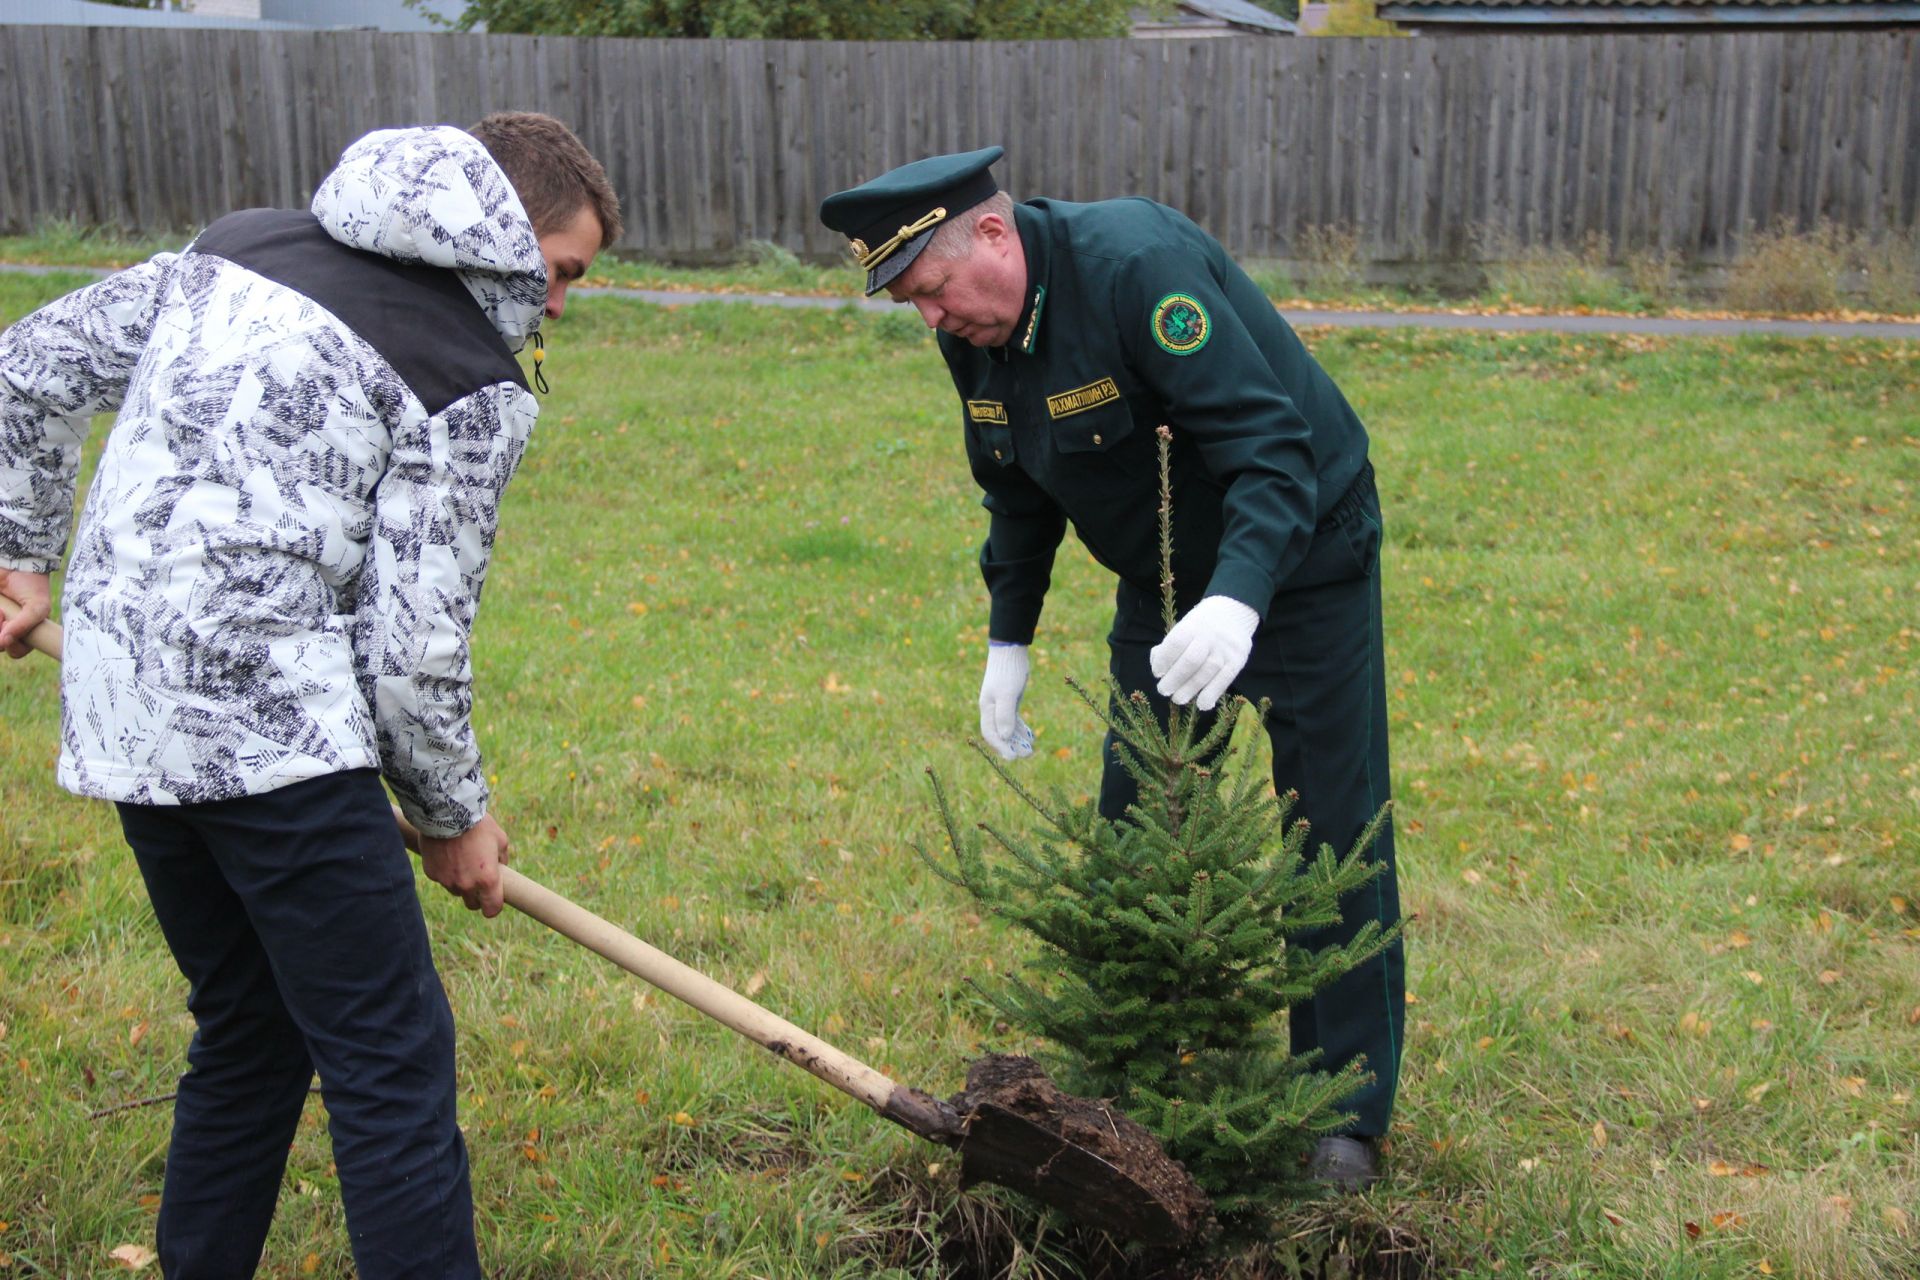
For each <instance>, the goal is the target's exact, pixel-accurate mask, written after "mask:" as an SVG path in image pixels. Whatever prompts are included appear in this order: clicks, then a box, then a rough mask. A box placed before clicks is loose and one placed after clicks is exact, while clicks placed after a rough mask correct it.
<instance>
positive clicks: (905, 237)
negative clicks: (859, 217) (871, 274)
mask: <svg viewBox="0 0 1920 1280" xmlns="http://www.w3.org/2000/svg"><path fill="white" fill-rule="evenodd" d="M946 216H947V211H946V210H945V209H935V210H934V211H933V212H931V213H929V214H927V215H926V216H925V217H923V218H920V219H918V220H916V221H914V222H910V223H908V224H907V225H906V226H904V227H902V228H900V230H898V231H896V232H894V235H893V239H891V240H889V241H887V242H886V243H885V244H883V245H881V246H880V247H879V248H878V249H868V248H867V246H866V245H865V244H864V243H863V242H861V241H859V240H855V241H852V242H851V244H852V248H853V256H854V257H855V258H856V259H858V261H859V263H860V265H861V266H862V267H865V268H866V269H867V270H868V271H871V270H873V269H874V268H875V267H877V266H879V265H880V264H881V263H883V262H885V261H886V260H887V259H888V258H891V257H892V256H893V254H894V251H895V250H896V249H898V248H900V247H901V246H902V245H904V244H906V243H907V241H909V240H911V239H913V238H914V237H915V236H917V235H919V234H920V233H921V232H922V231H931V230H932V229H933V228H934V227H937V226H939V225H940V223H941V221H942V220H944V219H945V218H946Z"/></svg>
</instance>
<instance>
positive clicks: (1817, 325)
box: [0, 263, 1920, 342]
mask: <svg viewBox="0 0 1920 1280" xmlns="http://www.w3.org/2000/svg"><path fill="white" fill-rule="evenodd" d="M0 271H6V272H15V273H19V274H24V275H52V274H55V273H56V272H58V273H67V274H73V273H79V274H83V275H96V276H104V275H108V274H110V273H109V272H107V271H104V270H101V269H100V268H98V267H40V266H25V265H20V264H15V263H0ZM568 293H569V294H571V295H572V296H574V297H578V298H591V297H602V298H637V299H639V300H640V301H642V302H653V303H658V304H660V305H662V306H670V307H684V306H688V305H690V304H692V303H696V302H746V303H751V304H753V305H755V306H761V307H797V308H804V309H812V308H822V309H826V310H833V309H836V308H839V307H857V308H858V309H860V310H862V311H888V310H892V309H893V308H894V307H895V306H896V305H897V304H895V303H892V302H889V301H886V300H885V299H882V298H823V297H818V296H816V295H813V294H787V293H695V292H691V291H682V290H672V289H617V288H588V287H584V286H580V285H575V286H574V287H572V288H571V289H569V290H568ZM1286 317H1287V319H1288V320H1289V321H1290V322H1291V323H1292V324H1293V325H1294V326H1295V327H1296V328H1302V329H1306V328H1312V327H1314V326H1319V325H1324V326H1328V327H1331V328H1336V329H1453V330H1477V331H1481V332H1489V333H1636V334H1648V335H1666V336H1677V337H1730V336H1736V335H1740V334H1772V335H1774V336H1775V337H1781V338H1885V339H1895V340H1899V339H1904V340H1907V341H1912V342H1920V324H1915V323H1900V322H1892V321H1867V320H1862V321H1845V320H1695V319H1677V318H1669V317H1666V316H1570V315H1544V316H1532V315H1528V316H1516V315H1491V316H1486V315H1456V314H1454V313H1453V312H1450V311H1313V310H1287V311H1286Z"/></svg>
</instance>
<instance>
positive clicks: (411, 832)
mask: <svg viewBox="0 0 1920 1280" xmlns="http://www.w3.org/2000/svg"><path fill="white" fill-rule="evenodd" d="M19 611H20V606H19V605H17V604H15V603H14V602H13V601H12V600H9V599H7V598H6V597H5V596H0V614H5V615H6V616H7V617H8V618H11V617H13V616H14V615H15V614H16V613H18V612H19ZM61 638H62V637H61V631H60V627H59V624H57V623H54V622H43V623H41V624H40V625H39V626H37V627H35V628H34V629H33V630H32V631H30V632H28V633H27V643H28V644H29V645H30V646H32V647H33V648H35V649H38V650H39V651H40V652H41V653H44V654H46V655H47V656H48V657H50V658H53V659H54V660H55V661H58V660H59V658H60V650H61ZM393 817H394V821H395V822H397V823H398V824H399V825H400V834H401V837H402V838H403V839H404V840H405V841H406V843H407V847H408V848H409V849H412V850H413V851H414V852H416V853H417V852H419V850H420V833H419V832H418V831H417V830H415V829H414V827H413V824H412V823H410V822H408V821H407V820H406V818H405V817H404V816H402V815H401V813H400V811H399V810H398V809H395V810H394V811H393ZM500 877H501V882H502V886H503V888H504V889H505V890H506V899H507V905H508V906H510V907H512V908H514V909H515V910H517V911H520V912H522V913H523V914H526V915H529V916H532V917H533V918H534V919H535V920H538V921H539V922H540V923H541V924H544V925H546V926H547V927H548V928H549V929H552V930H553V931H554V932H555V933H558V934H560V935H561V936H562V937H565V938H569V939H571V940H572V941H574V942H577V943H579V944H580V945H581V946H583V947H585V948H586V949H587V950H589V951H592V952H596V953H597V954H599V955H602V956H605V957H606V958H607V959H609V960H611V961H613V962H614V963H615V964H617V965H619V966H620V967H621V968H622V969H625V970H626V971H627V972H628V973H631V974H633V975H634V976H635V977H637V978H642V979H645V980H646V981H647V982H649V983H652V984H653V985H654V986H656V987H658V988H659V989H660V990H662V991H664V992H666V993H667V994H668V995H670V996H672V997H673V998H674V999H676V1000H680V1001H682V1002H684V1003H686V1004H689V1005H691V1006H693V1008H695V1009H697V1010H698V1011H699V1012H701V1013H704V1014H706V1015H707V1016H708V1017H709V1018H712V1019H713V1020H714V1021H716V1022H718V1023H720V1024H721V1025H723V1026H726V1027H731V1028H732V1029H733V1030H735V1031H737V1032H739V1033H740V1034H741V1035H743V1036H745V1037H746V1038H747V1039H749V1040H751V1041H753V1042H754V1043H755V1044H757V1045H760V1046H761V1047H763V1048H766V1049H770V1050H772V1051H773V1052H774V1053H777V1054H779V1055H780V1056H781V1057H783V1058H785V1059H786V1060H787V1061H789V1062H791V1063H793V1064H794V1065H796V1066H799V1067H804V1068H806V1069H807V1070H808V1071H810V1072H812V1073H813V1074H814V1075H816V1076H818V1077H820V1079H822V1080H824V1081H826V1082H827V1083H828V1084H830V1085H832V1086H833V1087H834V1088H836V1089H838V1090H840V1091H841V1092H842V1093H845V1094H847V1095H849V1096H851V1097H853V1098H857V1099H858V1100H860V1101H861V1102H864V1103H866V1104H867V1105H868V1106H869V1107H872V1108H873V1109H874V1110H875V1111H877V1112H879V1113H880V1114H881V1115H883V1116H885V1117H886V1118H887V1119H889V1120H892V1121H893V1122H894V1123H896V1124H898V1125H900V1126H902V1127H903V1128H906V1129H909V1130H911V1131H912V1132H914V1133H917V1134H919V1135H920V1136H921V1137H923V1138H928V1139H930V1140H932V1141H934V1142H939V1143H943V1144H945V1145H947V1146H956V1145H958V1143H959V1141H960V1138H961V1136H962V1135H961V1129H960V1122H959V1119H958V1117H957V1116H956V1115H955V1114H954V1111H953V1109H952V1108H951V1107H950V1106H947V1105H946V1104H945V1103H942V1102H940V1101H939V1100H938V1099H935V1098H933V1097H930V1096H929V1095H927V1094H924V1093H922V1092H920V1091H919V1090H917V1089H910V1088H907V1087H906V1086H904V1085H900V1084H896V1083H894V1082H893V1081H892V1080H889V1079H888V1078H887V1077H886V1076H884V1075H882V1074H880V1073H879V1072H878V1071H875V1070H874V1069H873V1068H872V1067H869V1066H867V1065H866V1064H865V1063H863V1062H861V1061H859V1060H858V1059H856V1058H854V1057H852V1056H850V1055H848V1054H845V1053H842V1052H841V1051H840V1050H838V1049H836V1048H834V1047H833V1046H832V1045H830V1044H828V1043H827V1042H826V1041H824V1040H822V1039H820V1038H819V1037H818V1036H815V1035H812V1034H810V1033H808V1032H806V1031H802V1030H801V1029H800V1028H799V1027H796V1026H794V1025H793V1024H792V1023H791V1022H788V1021H787V1020H786V1019H785V1018H782V1017H779V1016H778V1015H776V1014H774V1013H771V1012H769V1011H767V1010H766V1009H763V1008H761V1007H760V1006H759V1005H757V1004H755V1003H754V1002H753V1001H751V1000H749V999H747V998H746V997H745V996H743V995H741V994H740V993H739V992H737V991H734V990H733V989H731V988H730V987H727V986H724V985H722V984H721V983H718V982H715V981H714V980H713V979H712V978H709V977H707V976H706V975H705V974H704V973H701V972H700V971H698V970H697V969H693V968H690V967H689V966H687V965H685V964H682V963H681V962H680V961H678V960H675V959H674V958H673V957H672V956H670V955H668V954H667V953H666V952H664V951H661V950H659V949H658V948H656V947H653V946H650V945H648V944H647V943H645V942H642V941H641V940H640V939H638V938H636V937H634V936H633V935H632V934H630V933H628V932H627V931H626V930H625V929H622V928H620V927H619V926H618V925H616V924H614V923H613V922H612V921H610V920H607V919H605V918H603V917H601V916H597V915H595V914H594V913H593V912H591V911H589V910H587V909H586V908H585V907H583V906H580V905H579V904H578V903H575V902H571V901H569V900H567V899H566V898H564V897H562V896H561V895H560V894H557V893H555V892H554V891H553V890H551V889H549V888H547V887H546V886H545V885H542V884H539V883H537V882H535V881H533V880H531V879H529V878H528V877H526V876H524V875H522V874H521V873H520V872H518V871H515V870H514V869H513V868H512V867H505V866H503V867H501V868H500Z"/></svg>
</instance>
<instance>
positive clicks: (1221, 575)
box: [1207, 561, 1275, 619]
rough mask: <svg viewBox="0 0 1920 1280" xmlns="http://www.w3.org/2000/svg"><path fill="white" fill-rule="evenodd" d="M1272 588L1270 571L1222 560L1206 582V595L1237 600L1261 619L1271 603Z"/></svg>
mask: <svg viewBox="0 0 1920 1280" xmlns="http://www.w3.org/2000/svg"><path fill="white" fill-rule="evenodd" d="M1274 589H1275V584H1274V581H1273V575H1272V574H1271V573H1268V572H1267V571H1266V570H1265V569H1262V568H1259V567H1258V566H1256V565H1251V564H1245V563H1241V562H1236V561H1223V562H1222V563H1220V564H1219V565H1216V566H1215V567H1214V570H1213V579H1212V581H1210V582H1209V583H1208V584H1207V594H1208V595H1210V596H1227V597H1229V598H1230V599H1234V600H1238V601H1239V602H1240V603H1241V604H1244V605H1246V606H1247V607H1248V608H1249V609H1251V610H1253V611H1254V612H1255V613H1257V614H1259V615H1260V617H1261V618H1263V619H1264V618H1265V617H1266V616H1267V607H1268V606H1269V605H1271V604H1272V603H1273V593H1274Z"/></svg>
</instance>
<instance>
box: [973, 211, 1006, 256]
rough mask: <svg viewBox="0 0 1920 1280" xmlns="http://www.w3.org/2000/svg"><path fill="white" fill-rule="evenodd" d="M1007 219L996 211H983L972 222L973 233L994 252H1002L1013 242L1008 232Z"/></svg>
mask: <svg viewBox="0 0 1920 1280" xmlns="http://www.w3.org/2000/svg"><path fill="white" fill-rule="evenodd" d="M1008 230H1009V228H1008V227H1007V220H1006V219H1005V218H1003V217H1001V216H1000V215H999V214H997V213H983V214H981V215H980V220H979V221H978V222H976V223H974V224H973V234H974V235H975V236H976V237H978V238H979V240H980V242H981V243H982V244H984V245H986V246H987V247H988V248H989V249H992V250H993V251H994V252H995V253H1000V254H1004V253H1006V252H1007V250H1008V248H1009V247H1010V246H1011V245H1012V243H1013V237H1012V236H1011V235H1009V234H1008Z"/></svg>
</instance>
